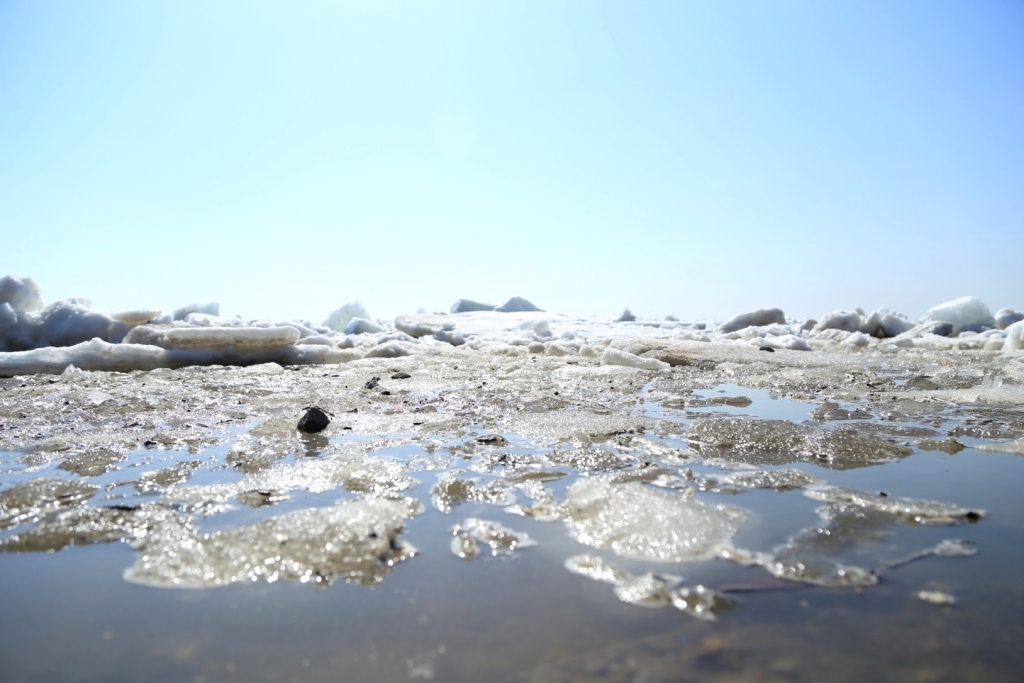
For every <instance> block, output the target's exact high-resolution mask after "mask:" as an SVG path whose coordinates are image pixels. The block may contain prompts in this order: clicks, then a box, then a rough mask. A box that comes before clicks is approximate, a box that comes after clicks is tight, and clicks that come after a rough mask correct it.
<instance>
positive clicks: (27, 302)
mask: <svg viewBox="0 0 1024 683" xmlns="http://www.w3.org/2000/svg"><path fill="white" fill-rule="evenodd" d="M0 303H3V304H10V305H11V308H13V309H14V310H15V311H17V312H18V313H25V312H27V311H41V310H42V309H43V297H42V296H41V295H40V293H39V285H37V284H36V282H35V280H33V279H32V278H30V277H16V276H14V275H6V276H4V277H2V278H0Z"/></svg>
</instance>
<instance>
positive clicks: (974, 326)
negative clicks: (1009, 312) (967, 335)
mask: <svg viewBox="0 0 1024 683" xmlns="http://www.w3.org/2000/svg"><path fill="white" fill-rule="evenodd" d="M928 318H929V319H930V320H936V321H938V320H941V321H945V322H948V323H952V324H953V334H960V332H961V331H963V330H965V329H971V330H975V331H979V330H981V329H984V328H986V327H993V326H995V324H996V320H995V318H994V317H993V316H992V312H991V311H990V310H989V309H988V306H986V305H985V302H983V301H982V300H981V299H979V298H977V297H974V296H963V297H960V298H959V299H953V300H952V301H947V302H945V303H941V304H939V305H938V306H933V307H932V308H929V309H928Z"/></svg>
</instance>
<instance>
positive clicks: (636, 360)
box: [601, 347, 671, 370]
mask: <svg viewBox="0 0 1024 683" xmlns="http://www.w3.org/2000/svg"><path fill="white" fill-rule="evenodd" d="M601 365H623V366H625V367H627V368H639V369H641V370H665V369H667V368H669V367H671V366H670V365H669V364H668V363H666V362H664V361H660V360H658V359H657V358H641V357H640V356H635V355H633V354H632V353H629V352H627V351H620V350H619V349H613V348H611V347H609V348H607V349H605V350H604V353H603V354H602V355H601Z"/></svg>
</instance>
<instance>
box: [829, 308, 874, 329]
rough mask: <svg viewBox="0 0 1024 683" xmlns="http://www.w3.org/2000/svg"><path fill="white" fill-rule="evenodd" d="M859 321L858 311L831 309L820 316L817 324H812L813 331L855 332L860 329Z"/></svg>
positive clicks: (860, 320)
mask: <svg viewBox="0 0 1024 683" xmlns="http://www.w3.org/2000/svg"><path fill="white" fill-rule="evenodd" d="M861 322H862V318H861V316H860V313H858V312H856V311H832V312H831V313H829V314H828V315H824V316H822V317H821V320H819V321H818V324H817V325H815V326H814V331H815V332H821V331H823V330H843V331H844V332H857V331H858V330H859V329H860V326H861ZM876 329H877V328H876Z"/></svg>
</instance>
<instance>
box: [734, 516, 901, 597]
mask: <svg viewBox="0 0 1024 683" xmlns="http://www.w3.org/2000/svg"><path fill="white" fill-rule="evenodd" d="M818 515H819V516H820V517H821V523H820V524H819V525H817V526H814V527H810V528H808V529H805V530H804V531H801V532H800V533H798V534H797V535H796V536H794V537H793V538H791V539H790V540H789V541H788V542H787V543H786V544H785V545H783V546H780V547H778V548H775V550H774V552H772V553H757V554H755V556H754V563H755V564H758V565H760V566H761V567H763V568H764V569H765V571H767V572H768V573H769V574H771V575H772V576H775V577H777V578H780V579H786V580H789V581H798V582H801V583H808V584H811V585H815V586H825V587H831V588H837V587H866V586H873V585H875V584H876V583H878V576H877V574H876V573H875V572H874V571H872V570H871V569H865V568H864V567H861V566H857V565H852V564H845V563H844V562H843V561H842V560H843V559H845V557H846V556H848V555H850V554H852V553H855V552H856V551H858V550H861V551H862V550H863V546H864V545H866V544H870V543H871V542H876V543H877V542H879V541H882V540H885V539H887V538H888V537H889V535H890V532H889V529H890V527H891V525H892V523H893V519H892V516H891V515H887V514H885V513H882V512H878V511H877V510H865V509H862V508H859V507H857V506H854V505H826V506H825V507H822V508H821V509H819V510H818Z"/></svg>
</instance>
